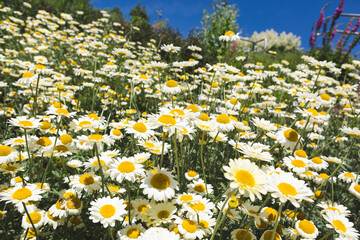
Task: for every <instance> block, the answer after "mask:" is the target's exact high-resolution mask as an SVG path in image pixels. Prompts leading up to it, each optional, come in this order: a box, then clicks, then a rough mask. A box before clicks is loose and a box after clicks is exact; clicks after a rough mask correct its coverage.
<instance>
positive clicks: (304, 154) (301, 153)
mask: <svg viewBox="0 0 360 240" xmlns="http://www.w3.org/2000/svg"><path fill="white" fill-rule="evenodd" d="M295 155H296V156H298V157H302V158H306V157H307V154H306V152H305V151H304V150H302V149H298V150H296V151H295Z"/></svg>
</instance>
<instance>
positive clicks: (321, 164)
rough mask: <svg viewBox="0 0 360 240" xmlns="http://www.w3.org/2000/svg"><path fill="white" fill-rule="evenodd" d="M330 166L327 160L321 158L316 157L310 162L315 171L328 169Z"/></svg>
mask: <svg viewBox="0 0 360 240" xmlns="http://www.w3.org/2000/svg"><path fill="white" fill-rule="evenodd" d="M328 166H329V164H328V163H327V162H326V161H325V160H322V159H321V158H320V157H314V158H312V159H311V161H310V167H311V168H312V169H314V170H315V171H320V170H322V169H327V167H328Z"/></svg>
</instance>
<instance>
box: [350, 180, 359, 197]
mask: <svg viewBox="0 0 360 240" xmlns="http://www.w3.org/2000/svg"><path fill="white" fill-rule="evenodd" d="M349 192H350V193H351V194H352V195H354V196H355V197H357V198H358V199H360V185H359V184H358V183H356V182H353V183H352V184H351V185H350V187H349Z"/></svg>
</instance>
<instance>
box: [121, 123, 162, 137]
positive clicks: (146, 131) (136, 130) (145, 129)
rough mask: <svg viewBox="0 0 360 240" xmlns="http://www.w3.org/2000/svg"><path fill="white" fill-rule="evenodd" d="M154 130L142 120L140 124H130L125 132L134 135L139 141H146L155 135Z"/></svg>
mask: <svg viewBox="0 0 360 240" xmlns="http://www.w3.org/2000/svg"><path fill="white" fill-rule="evenodd" d="M152 128H153V127H152V126H150V125H149V124H148V123H147V122H146V121H144V120H140V121H138V122H129V126H128V127H127V128H125V131H126V133H130V134H134V137H135V138H137V139H139V138H141V139H145V140H146V139H148V138H149V137H150V136H153V135H154V134H155V132H154V131H153V130H152Z"/></svg>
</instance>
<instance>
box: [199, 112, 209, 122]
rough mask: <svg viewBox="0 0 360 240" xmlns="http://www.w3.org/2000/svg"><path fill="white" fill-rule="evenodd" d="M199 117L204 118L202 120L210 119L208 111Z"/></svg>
mask: <svg viewBox="0 0 360 240" xmlns="http://www.w3.org/2000/svg"><path fill="white" fill-rule="evenodd" d="M199 119H200V120H202V121H209V120H210V118H209V116H208V115H207V114H206V113H201V115H200V117H199Z"/></svg>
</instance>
